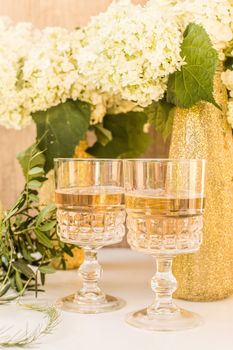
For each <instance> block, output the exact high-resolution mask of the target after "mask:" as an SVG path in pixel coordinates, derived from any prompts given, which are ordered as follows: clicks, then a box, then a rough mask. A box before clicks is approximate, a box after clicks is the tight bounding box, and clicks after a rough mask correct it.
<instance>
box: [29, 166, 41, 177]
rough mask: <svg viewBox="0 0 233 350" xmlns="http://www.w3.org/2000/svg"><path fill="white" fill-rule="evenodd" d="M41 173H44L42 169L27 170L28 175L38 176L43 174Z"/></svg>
mask: <svg viewBox="0 0 233 350" xmlns="http://www.w3.org/2000/svg"><path fill="white" fill-rule="evenodd" d="M43 172H44V169H43V168H41V167H38V166H36V167H34V168H32V169H30V170H29V172H28V175H40V174H43Z"/></svg>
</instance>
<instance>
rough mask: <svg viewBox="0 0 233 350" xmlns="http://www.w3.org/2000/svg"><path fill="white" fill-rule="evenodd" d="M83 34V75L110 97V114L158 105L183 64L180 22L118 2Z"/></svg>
mask: <svg viewBox="0 0 233 350" xmlns="http://www.w3.org/2000/svg"><path fill="white" fill-rule="evenodd" d="M84 31H85V34H86V41H85V44H84V46H83V48H82V49H81V50H80V51H79V53H78V55H79V57H78V58H77V59H78V62H79V69H80V72H81V74H83V76H84V77H85V80H86V81H87V84H88V85H89V86H92V87H94V89H95V90H96V91H101V92H102V93H103V96H105V97H107V108H114V107H115V106H121V103H122V101H132V102H133V103H135V105H138V106H141V107H145V106H148V105H149V104H151V102H152V101H153V100H154V101H158V100H159V99H161V98H162V97H163V95H164V91H165V90H166V87H167V80H168V76H169V74H171V73H173V72H175V71H176V70H178V69H180V67H181V65H182V64H183V60H182V58H181V56H180V45H181V42H182V32H181V31H180V30H179V28H178V25H177V24H176V22H175V21H174V20H172V19H170V20H169V21H167V20H165V19H164V18H163V17H162V16H161V15H160V14H159V13H155V14H154V13H152V12H151V11H150V10H149V9H148V8H143V7H141V6H140V5H138V6H135V5H133V4H131V3H130V1H121V2H120V3H119V2H118V3H116V2H114V3H113V4H112V5H111V6H110V7H109V8H108V10H107V11H106V12H105V13H102V14H100V15H99V16H97V17H93V18H92V20H91V22H90V23H89V25H88V26H87V27H86V28H85V29H84ZM108 96H109V97H110V98H109V97H108ZM118 110H119V109H118Z"/></svg>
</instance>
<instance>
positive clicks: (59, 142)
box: [33, 100, 91, 172]
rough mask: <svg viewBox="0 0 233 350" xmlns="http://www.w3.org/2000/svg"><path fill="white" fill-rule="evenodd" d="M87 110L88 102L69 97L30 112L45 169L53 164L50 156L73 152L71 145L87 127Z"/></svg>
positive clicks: (81, 136)
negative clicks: (46, 107)
mask: <svg viewBox="0 0 233 350" xmlns="http://www.w3.org/2000/svg"><path fill="white" fill-rule="evenodd" d="M90 112H91V110H90V105H89V104H87V103H85V102H81V101H72V100H69V101H67V102H65V103H62V104H60V105H58V106H56V107H52V108H50V109H48V110H47V111H44V112H37V113H35V114H34V115H33V120H34V121H35V123H36V127H37V140H38V141H39V148H40V149H41V150H45V152H44V154H45V158H46V163H45V171H46V172H48V171H49V170H50V169H52V168H53V159H54V158H57V157H72V156H73V154H74V150H75V147H76V146H77V144H78V143H79V142H80V141H81V140H82V139H83V138H84V137H85V134H86V132H87V130H88V127H89V122H90ZM43 136H44V137H43ZM40 139H41V140H40Z"/></svg>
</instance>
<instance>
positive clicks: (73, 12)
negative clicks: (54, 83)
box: [0, 0, 146, 29]
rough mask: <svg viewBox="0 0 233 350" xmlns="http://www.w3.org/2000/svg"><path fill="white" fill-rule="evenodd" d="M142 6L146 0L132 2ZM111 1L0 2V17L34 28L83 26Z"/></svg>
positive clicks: (14, 0) (23, 0)
mask: <svg viewBox="0 0 233 350" xmlns="http://www.w3.org/2000/svg"><path fill="white" fill-rule="evenodd" d="M132 2H133V3H136V4H137V3H141V4H144V3H145V2H146V0H132ZM110 3H111V0H0V15H6V16H10V17H11V18H12V19H13V20H14V21H31V22H33V23H34V24H35V25H36V26H38V27H40V28H43V27H45V26H64V27H66V28H69V29H73V28H75V27H76V26H77V25H84V24H86V23H87V21H88V20H89V18H90V17H91V16H93V15H96V14H98V13H99V12H101V11H104V10H105V9H106V8H107V6H108V5H109V4H110Z"/></svg>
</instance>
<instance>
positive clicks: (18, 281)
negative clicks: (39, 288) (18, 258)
mask: <svg viewBox="0 0 233 350" xmlns="http://www.w3.org/2000/svg"><path fill="white" fill-rule="evenodd" d="M15 284H16V288H17V291H18V292H21V291H22V290H23V281H22V279H21V277H20V273H19V272H18V271H16V273H15Z"/></svg>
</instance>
